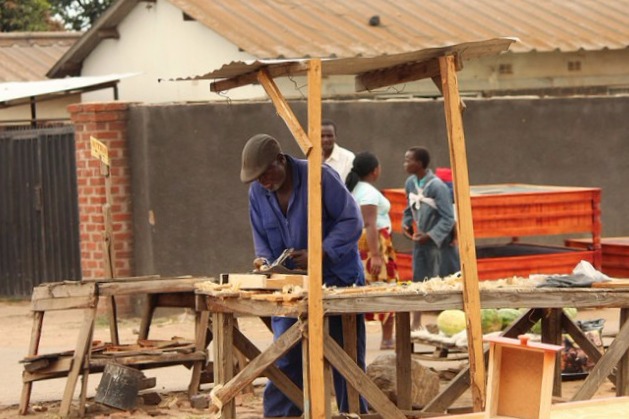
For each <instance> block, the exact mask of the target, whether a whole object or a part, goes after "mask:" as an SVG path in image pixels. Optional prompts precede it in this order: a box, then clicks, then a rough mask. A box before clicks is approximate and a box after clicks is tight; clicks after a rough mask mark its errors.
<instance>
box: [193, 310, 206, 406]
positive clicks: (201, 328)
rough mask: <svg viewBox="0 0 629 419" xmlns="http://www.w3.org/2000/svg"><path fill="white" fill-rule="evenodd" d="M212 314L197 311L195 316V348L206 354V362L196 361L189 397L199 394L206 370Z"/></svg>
mask: <svg viewBox="0 0 629 419" xmlns="http://www.w3.org/2000/svg"><path fill="white" fill-rule="evenodd" d="M209 319H210V312H209V311H197V312H195V316H194V329H195V333H194V336H195V343H194V347H195V350H196V351H197V352H200V351H204V352H205V360H204V361H195V362H194V364H193V366H192V378H191V379H190V385H189V386H188V396H189V397H192V396H195V395H197V394H198V393H199V386H200V385H201V373H202V372H203V370H204V369H205V366H206V365H207V360H208V351H207V335H208V330H207V328H208V326H209V324H208V323H209Z"/></svg>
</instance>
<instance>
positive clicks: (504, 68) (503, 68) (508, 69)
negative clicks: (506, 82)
mask: <svg viewBox="0 0 629 419" xmlns="http://www.w3.org/2000/svg"><path fill="white" fill-rule="evenodd" d="M498 74H513V66H512V65H511V64H500V65H499V66H498Z"/></svg>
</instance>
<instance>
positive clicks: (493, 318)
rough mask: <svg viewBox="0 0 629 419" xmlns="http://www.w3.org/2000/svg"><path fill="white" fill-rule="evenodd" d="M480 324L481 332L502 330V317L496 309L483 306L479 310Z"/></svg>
mask: <svg viewBox="0 0 629 419" xmlns="http://www.w3.org/2000/svg"><path fill="white" fill-rule="evenodd" d="M480 324H481V329H482V330H483V334H485V333H491V332H498V331H500V330H502V319H501V318H500V315H499V314H498V310H496V309H493V308H484V309H482V310H481V311H480Z"/></svg>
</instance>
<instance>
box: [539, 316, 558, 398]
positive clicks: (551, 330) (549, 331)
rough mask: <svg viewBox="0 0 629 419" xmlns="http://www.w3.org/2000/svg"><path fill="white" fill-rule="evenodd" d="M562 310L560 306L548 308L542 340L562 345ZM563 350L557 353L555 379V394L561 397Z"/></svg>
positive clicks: (543, 324) (544, 318)
mask: <svg viewBox="0 0 629 419" xmlns="http://www.w3.org/2000/svg"><path fill="white" fill-rule="evenodd" d="M561 312H562V309H560V308H552V309H548V312H547V315H546V316H544V317H542V342H544V343H549V344H552V345H560V346H561V344H562V341H561ZM560 357H561V352H557V354H556V355H555V374H554V377H555V378H554V380H553V396H556V397H561V358H560Z"/></svg>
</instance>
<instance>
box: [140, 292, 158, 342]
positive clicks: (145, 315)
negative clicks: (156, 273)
mask: <svg viewBox="0 0 629 419" xmlns="http://www.w3.org/2000/svg"><path fill="white" fill-rule="evenodd" d="M157 299H158V296H157V294H147V295H146V303H145V304H144V309H143V310H142V318H141V319H140V333H139V335H138V339H148V337H149V330H150V329H151V323H152V322H153V314H155V307H156V306H157Z"/></svg>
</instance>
